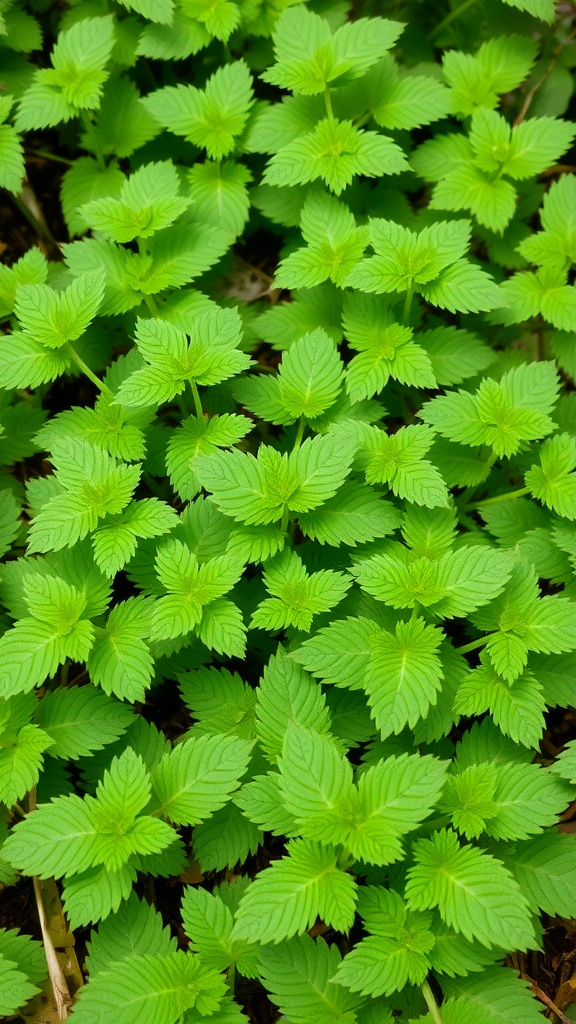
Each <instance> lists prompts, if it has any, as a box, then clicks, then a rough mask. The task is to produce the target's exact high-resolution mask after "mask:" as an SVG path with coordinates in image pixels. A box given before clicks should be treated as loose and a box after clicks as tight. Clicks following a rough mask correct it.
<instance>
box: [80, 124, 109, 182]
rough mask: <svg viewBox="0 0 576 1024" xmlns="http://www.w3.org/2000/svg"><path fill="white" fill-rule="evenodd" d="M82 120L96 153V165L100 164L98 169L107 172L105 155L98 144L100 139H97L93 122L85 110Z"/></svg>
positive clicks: (93, 150)
mask: <svg viewBox="0 0 576 1024" xmlns="http://www.w3.org/2000/svg"><path fill="white" fill-rule="evenodd" d="M80 120H81V121H82V124H83V125H84V130H85V132H86V135H87V136H88V138H89V140H90V143H91V145H92V152H93V153H94V156H95V157H96V163H97V164H98V167H99V169H100V170H101V171H105V170H106V161H105V159H104V154H103V152H102V149H101V148H100V143H99V142H98V139H97V138H96V133H95V131H94V125H93V124H92V121H91V120H90V114H88V113H86V111H85V110H82V111H81V113H80Z"/></svg>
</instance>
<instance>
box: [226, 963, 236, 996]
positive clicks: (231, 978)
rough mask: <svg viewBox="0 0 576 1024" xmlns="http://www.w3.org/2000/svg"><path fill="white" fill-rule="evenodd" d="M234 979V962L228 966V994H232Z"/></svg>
mask: <svg viewBox="0 0 576 1024" xmlns="http://www.w3.org/2000/svg"><path fill="white" fill-rule="evenodd" d="M235 981H236V964H230V967H229V968H228V988H229V989H230V994H231V995H232V996H233V995H234V984H235Z"/></svg>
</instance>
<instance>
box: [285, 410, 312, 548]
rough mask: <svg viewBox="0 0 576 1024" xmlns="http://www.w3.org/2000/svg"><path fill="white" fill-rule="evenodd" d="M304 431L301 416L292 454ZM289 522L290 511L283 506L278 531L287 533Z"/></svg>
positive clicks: (302, 417)
mask: <svg viewBox="0 0 576 1024" xmlns="http://www.w3.org/2000/svg"><path fill="white" fill-rule="evenodd" d="M305 430H306V417H305V416H301V417H300V419H299V421H298V430H297V431H296V437H295V438H294V444H293V446H292V452H293V453H294V452H297V451H298V449H299V448H300V445H301V444H302V438H303V437H304V431H305ZM289 522H290V509H289V508H288V505H284V511H283V513H282V519H281V520H280V529H281V530H282V533H287V531H288V524H289Z"/></svg>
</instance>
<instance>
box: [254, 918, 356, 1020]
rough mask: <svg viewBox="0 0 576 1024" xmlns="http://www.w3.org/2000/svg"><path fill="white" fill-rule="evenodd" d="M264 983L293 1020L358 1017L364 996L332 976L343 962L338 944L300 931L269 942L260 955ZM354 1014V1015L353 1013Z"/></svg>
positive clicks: (276, 1002) (279, 1005) (280, 1008)
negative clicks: (358, 994)
mask: <svg viewBox="0 0 576 1024" xmlns="http://www.w3.org/2000/svg"><path fill="white" fill-rule="evenodd" d="M258 961H259V965H260V971H261V975H262V980H263V983H264V985H265V987H266V989H267V991H268V994H269V996H270V998H271V1000H272V1002H273V1003H275V1005H276V1006H277V1007H278V1008H279V1010H280V1012H281V1013H282V1014H283V1015H284V1016H285V1017H286V1018H287V1019H288V1020H290V1021H293V1022H294V1024H308V1021H310V1020H315V1021H318V1022H322V1024H325V1022H328V1021H334V1022H338V1024H347V1022H348V1021H352V1020H355V1019H356V1016H355V1013H356V1011H358V1012H360V1011H361V1009H362V1006H363V1002H364V1001H363V1000H362V999H361V998H359V997H358V996H355V995H353V994H352V993H351V992H346V990H345V989H344V988H343V987H342V986H341V985H339V984H335V983H334V981H333V980H332V979H333V978H334V975H335V974H336V972H337V969H338V966H339V964H340V963H341V956H340V952H339V950H338V947H337V946H336V945H332V946H329V945H328V943H327V942H325V941H324V939H322V938H317V939H312V938H310V936H309V935H300V936H297V937H295V938H293V939H289V940H288V942H282V943H279V944H278V945H277V946H267V947H265V948H264V949H262V950H261V951H260V953H259V957H258ZM351 1015H354V1016H351Z"/></svg>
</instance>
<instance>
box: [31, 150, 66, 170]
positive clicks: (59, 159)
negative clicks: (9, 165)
mask: <svg viewBox="0 0 576 1024" xmlns="http://www.w3.org/2000/svg"><path fill="white" fill-rule="evenodd" d="M34 156H39V157H43V158H44V159H45V160H55V161H56V163H58V164H66V166H67V167H74V164H75V161H74V160H69V159H68V157H67V156H57V155H56V153H51V152H50V150H49V149H31V150H29V151H28V153H26V157H27V159H28V158H30V157H34Z"/></svg>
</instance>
